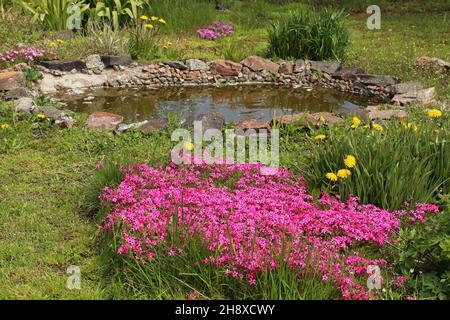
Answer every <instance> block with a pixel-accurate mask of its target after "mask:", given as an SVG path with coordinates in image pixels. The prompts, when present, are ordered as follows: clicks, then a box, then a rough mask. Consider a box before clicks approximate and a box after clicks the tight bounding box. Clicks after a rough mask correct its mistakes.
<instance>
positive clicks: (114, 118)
mask: <svg viewBox="0 0 450 320" xmlns="http://www.w3.org/2000/svg"><path fill="white" fill-rule="evenodd" d="M122 122H123V117H122V116H120V115H117V114H114V113H109V112H94V113H92V114H91V115H90V116H89V118H88V119H87V120H86V124H85V125H86V127H88V128H89V129H94V130H114V129H116V128H117V126H118V125H119V124H121V123H122Z"/></svg>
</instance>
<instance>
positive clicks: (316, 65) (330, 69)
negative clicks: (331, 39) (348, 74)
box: [309, 61, 341, 74]
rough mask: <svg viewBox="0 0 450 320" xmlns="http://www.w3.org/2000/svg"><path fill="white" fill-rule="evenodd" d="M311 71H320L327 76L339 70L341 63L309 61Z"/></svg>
mask: <svg viewBox="0 0 450 320" xmlns="http://www.w3.org/2000/svg"><path fill="white" fill-rule="evenodd" d="M309 63H310V65H311V70H313V71H321V72H325V73H328V74H333V73H335V72H336V71H338V70H339V68H340V67H341V63H340V62H339V61H309Z"/></svg>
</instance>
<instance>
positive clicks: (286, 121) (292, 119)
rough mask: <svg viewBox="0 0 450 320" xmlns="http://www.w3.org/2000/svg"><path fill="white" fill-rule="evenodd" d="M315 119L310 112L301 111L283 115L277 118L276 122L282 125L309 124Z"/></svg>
mask: <svg viewBox="0 0 450 320" xmlns="http://www.w3.org/2000/svg"><path fill="white" fill-rule="evenodd" d="M313 120H314V119H313V118H312V116H311V114H310V113H308V112H300V113H295V114H288V115H283V116H281V117H280V118H278V119H276V123H277V124H280V125H292V124H299V125H301V126H305V127H306V126H308V123H309V122H312V121H313Z"/></svg>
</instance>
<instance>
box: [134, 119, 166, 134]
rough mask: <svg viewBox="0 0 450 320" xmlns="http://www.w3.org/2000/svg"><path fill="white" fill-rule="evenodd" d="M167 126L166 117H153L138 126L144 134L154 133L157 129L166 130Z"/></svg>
mask: <svg viewBox="0 0 450 320" xmlns="http://www.w3.org/2000/svg"><path fill="white" fill-rule="evenodd" d="M166 127H167V120H165V119H152V120H149V121H147V122H146V123H145V124H143V125H141V126H139V127H137V130H139V131H141V132H142V133H144V134H153V133H155V132H157V131H160V130H164V129H165V128H166Z"/></svg>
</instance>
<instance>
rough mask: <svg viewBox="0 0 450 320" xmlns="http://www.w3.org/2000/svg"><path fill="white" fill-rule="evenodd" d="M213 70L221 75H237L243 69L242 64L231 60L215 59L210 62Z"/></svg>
mask: <svg viewBox="0 0 450 320" xmlns="http://www.w3.org/2000/svg"><path fill="white" fill-rule="evenodd" d="M209 67H210V68H211V71H212V72H213V73H215V74H219V75H221V76H237V75H239V73H240V72H241V71H242V65H241V64H239V63H236V62H233V61H229V60H215V61H212V62H211V63H210V64H209Z"/></svg>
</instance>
